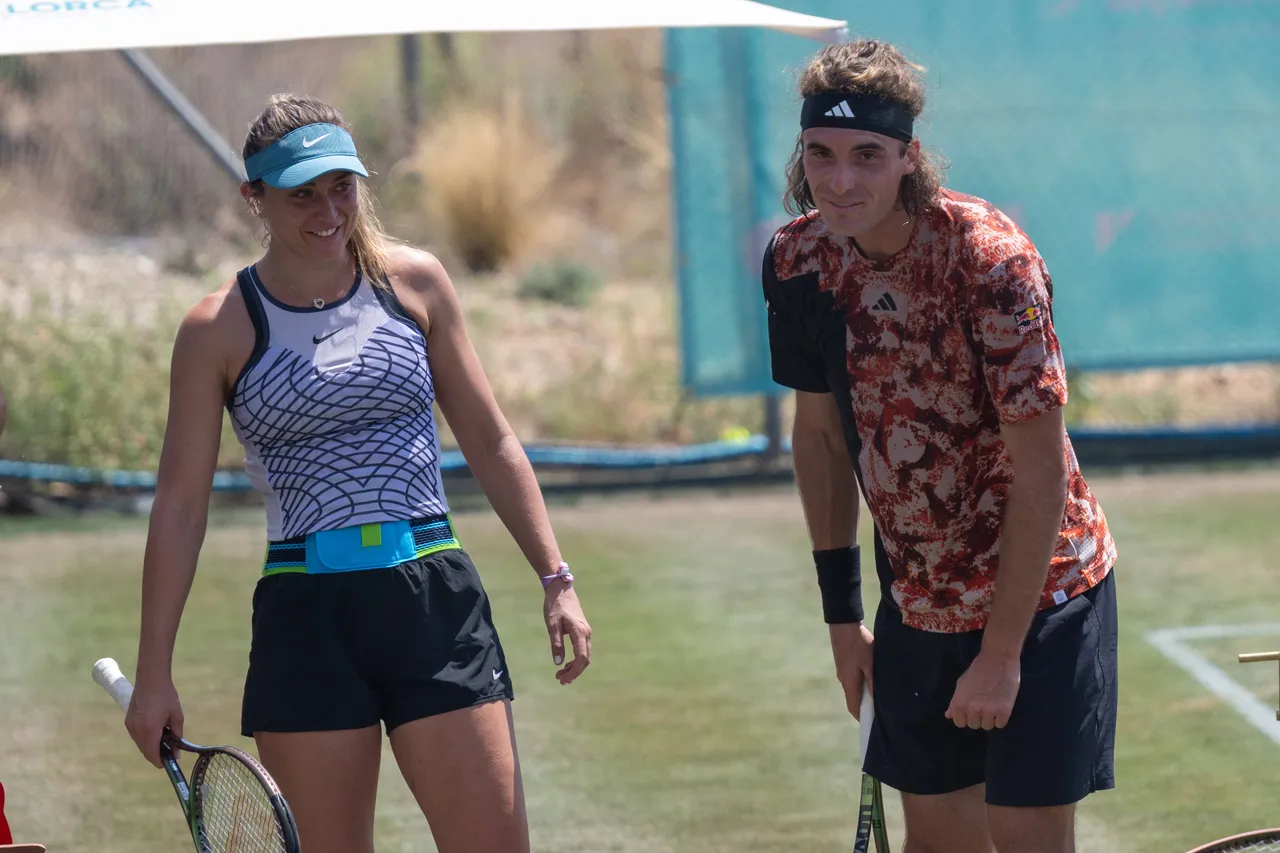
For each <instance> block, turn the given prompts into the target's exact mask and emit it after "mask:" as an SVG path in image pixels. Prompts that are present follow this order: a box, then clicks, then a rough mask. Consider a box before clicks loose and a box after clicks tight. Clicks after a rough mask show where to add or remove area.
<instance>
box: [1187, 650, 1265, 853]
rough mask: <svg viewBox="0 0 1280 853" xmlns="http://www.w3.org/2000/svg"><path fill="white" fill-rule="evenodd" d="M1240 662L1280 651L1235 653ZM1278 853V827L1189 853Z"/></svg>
mask: <svg viewBox="0 0 1280 853" xmlns="http://www.w3.org/2000/svg"><path fill="white" fill-rule="evenodd" d="M1236 660H1238V661H1239V662H1240V663H1259V662H1262V661H1280V652H1251V653H1248V654H1241V655H1236ZM1276 719H1277V720H1280V709H1277V710H1276ZM1246 851H1249V853H1280V828H1274V829H1255V830H1253V831H1252V832H1244V833H1241V834H1240V835H1233V836H1231V837H1230V838H1220V839H1218V840H1217V841H1211V842H1209V843H1208V844H1205V845H1203V846H1201V847H1197V848H1196V849H1194V850H1192V851H1190V853H1246Z"/></svg>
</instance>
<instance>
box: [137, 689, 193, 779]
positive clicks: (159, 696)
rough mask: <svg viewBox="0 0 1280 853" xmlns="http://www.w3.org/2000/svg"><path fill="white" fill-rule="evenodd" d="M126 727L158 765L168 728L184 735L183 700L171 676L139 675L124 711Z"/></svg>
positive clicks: (178, 734) (152, 761)
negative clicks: (165, 732) (162, 742)
mask: <svg viewBox="0 0 1280 853" xmlns="http://www.w3.org/2000/svg"><path fill="white" fill-rule="evenodd" d="M124 727H125V728H126V729H128V730H129V736H130V737H132V738H133V742H134V743H135V744H137V745H138V749H139V750H140V751H141V752H142V754H143V755H144V756H145V757H146V759H147V761H150V762H151V763H152V764H154V765H155V766H156V767H163V766H164V765H163V764H161V762H160V739H161V737H163V735H164V730H165V729H166V728H168V729H169V731H171V732H173V733H174V735H176V736H177V737H182V703H181V702H179V701H178V690H177V688H176V687H174V686H173V681H172V680H171V679H168V678H165V679H161V680H155V681H152V680H144V679H138V683H137V684H136V685H135V686H134V688H133V698H131V699H130V700H129V710H128V711H127V712H126V713H125V715H124Z"/></svg>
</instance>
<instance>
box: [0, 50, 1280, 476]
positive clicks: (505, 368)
mask: <svg viewBox="0 0 1280 853" xmlns="http://www.w3.org/2000/svg"><path fill="white" fill-rule="evenodd" d="M419 43H420V45H421V50H422V67H421V74H420V78H419V79H420V85H421V92H422V112H423V120H422V123H421V125H420V128H421V129H420V130H418V131H414V130H413V129H412V128H411V127H410V125H409V124H408V122H407V121H406V119H405V113H404V109H403V101H402V93H401V88H400V86H401V83H400V73H401V72H400V64H399V63H400V57H399V41H398V39H395V38H369V39H346V40H336V41H324V42H302V43H294V44H287V45H272V46H260V45H254V46H243V47H217V48H188V49H181V50H166V51H155V52H153V54H152V55H153V58H154V59H155V61H156V62H157V64H158V65H160V66H161V68H162V69H163V70H165V72H166V73H168V74H169V75H170V76H171V77H172V79H173V80H174V82H175V83H176V84H177V85H178V86H179V87H180V88H181V89H182V90H183V91H184V92H185V93H186V94H187V96H188V97H189V98H190V99H191V101H192V102H193V103H195V104H196V105H197V106H198V107H199V108H200V109H201V110H202V111H203V112H204V113H205V114H206V116H207V117H208V118H209V120H210V121H211V122H212V123H213V125H214V126H215V127H217V128H218V129H219V130H220V131H221V132H222V133H223V134H224V135H225V136H226V137H227V138H228V139H230V140H231V141H232V142H233V144H234V145H236V146H238V145H239V143H240V141H241V139H242V137H243V133H244V130H245V129H246V127H247V125H248V122H249V121H250V120H251V119H252V117H253V116H254V115H255V114H256V113H257V111H258V110H259V109H260V108H261V106H262V104H263V103H264V102H265V100H266V98H267V97H268V96H269V95H270V94H271V93H273V92H278V91H295V92H307V93H310V94H314V95H316V96H318V97H321V98H324V99H327V100H330V101H331V102H333V103H335V104H337V105H338V106H339V107H340V108H341V109H343V111H344V112H345V113H346V115H347V118H348V119H349V120H350V121H351V122H352V123H353V125H354V126H355V129H356V134H357V138H358V140H359V142H360V145H361V148H362V152H363V154H364V157H365V159H366V162H367V163H368V164H369V165H370V167H371V169H372V170H373V171H374V172H375V174H374V176H373V179H372V180H373V183H374V186H375V189H376V191H377V192H378V194H379V198H380V201H381V205H382V209H381V210H380V213H381V215H382V218H383V221H384V223H385V224H386V225H387V226H388V227H389V229H390V230H391V231H392V232H393V233H394V234H396V235H397V236H399V237H401V238H403V239H406V240H409V241H411V242H413V243H415V244H417V245H420V246H423V247H425V248H427V249H429V250H431V251H433V252H435V253H436V254H438V255H439V256H440V257H441V259H442V260H443V261H444V262H445V264H446V265H447V266H448V268H449V269H450V270H451V273H452V275H453V277H454V279H455V281H456V283H457V285H458V288H459V291H460V293H461V296H462V299H463V301H464V303H465V306H466V309H467V315H468V318H469V323H470V327H471V332H472V336H473V339H474V340H475V343H476V346H477V348H478V349H479V351H480V354H481V356H482V358H483V359H484V362H485V365H486V367H487V370H488V373H489V375H490V379H491V381H492V382H493V384H494V386H495V390H496V392H497V394H498V397H499V399H500V401H501V402H502V404H503V407H504V410H505V411H506V412H507V414H508V416H509V417H510V419H511V420H512V422H513V424H514V425H515V427H516V429H517V430H518V431H519V432H520V435H521V436H522V437H523V438H524V439H525V440H527V441H552V440H563V441H574V442H608V443H652V442H687V441H696V440H707V439H711V438H715V437H716V436H718V435H720V434H721V432H722V431H723V430H724V429H726V428H728V427H730V426H736V425H743V426H746V427H748V428H749V429H753V430H754V429H759V428H761V426H762V421H761V407H760V404H759V402H758V401H756V400H753V399H721V400H700V401H690V400H686V399H684V398H683V396H682V394H681V389H680V388H679V382H678V375H679V353H678V349H677V344H676V319H677V318H676V314H675V301H674V297H675V293H674V285H673V279H672V269H671V264H670V256H671V248H670V247H671V236H672V235H671V233H670V223H669V211H670V196H669V189H668V182H669V176H670V168H671V162H670V153H669V151H668V147H667V127H666V114H665V108H666V101H665V87H664V80H663V74H662V63H661V59H662V52H661V39H660V36H659V34H658V33H656V32H640V33H590V34H585V33H570V34H560V33H543V34H520V35H468V36H455V37H452V38H449V39H442V38H434V37H433V38H427V37H423V38H422V39H421V40H420V42H419ZM257 239H258V235H257V234H256V233H255V232H254V229H253V227H252V223H251V220H250V218H249V217H248V216H247V215H246V214H245V212H244V210H243V207H242V204H241V202H240V199H239V195H238V193H237V192H236V189H235V186H234V185H233V184H232V183H231V182H230V181H229V179H228V177H227V175H226V174H225V173H223V172H222V171H221V170H220V167H219V166H217V165H216V164H215V163H214V162H213V161H212V159H211V158H210V157H209V156H208V155H207V153H206V152H205V151H203V150H202V149H201V148H200V147H199V146H198V145H196V144H195V143H194V142H193V140H192V139H191V138H190V136H189V135H188V133H187V131H186V130H185V129H184V128H183V127H182V125H181V124H180V123H179V122H178V121H177V119H176V118H175V117H173V116H172V115H170V114H169V113H168V112H167V110H166V108H164V107H163V106H161V105H159V104H158V103H157V102H156V101H155V99H154V98H152V97H151V96H150V93H149V92H147V91H146V90H145V89H144V87H143V85H142V84H141V82H140V81H139V80H138V79H137V78H135V77H134V75H133V74H132V72H131V71H130V70H129V69H128V68H127V67H126V66H125V65H124V63H123V61H122V60H121V59H120V58H119V57H117V56H115V55H113V54H86V55H75V56H44V57H31V58H22V59H13V58H0V318H5V319H7V321H8V322H4V323H0V384H3V385H4V387H5V388H6V391H7V393H8V396H9V399H10V424H9V427H8V428H7V430H6V432H5V434H4V436H3V438H0V457H6V458H26V459H30V460H33V461H37V460H38V461H55V462H67V463H72V464H83V465H97V466H104V467H115V466H122V467H141V468H150V467H153V466H154V464H155V461H156V454H157V453H158V449H159V442H160V436H161V434H162V431H163V424H164V418H165V405H166V401H167V392H168V388H167V371H168V353H169V347H170V344H171V341H172V336H173V330H174V328H175V326H176V322H177V318H178V317H179V316H180V313H181V311H182V310H183V309H184V308H185V307H186V306H188V305H190V304H191V303H192V302H193V301H194V300H195V299H196V298H198V296H199V295H200V294H202V293H204V292H206V291H208V290H209V289H212V288H213V287H216V286H217V285H218V284H219V283H221V282H222V281H225V280H226V278H227V277H228V276H229V275H231V274H232V273H233V272H234V271H235V269H237V268H238V267H239V266H241V265H243V264H245V263H249V262H251V261H252V260H253V259H254V258H255V257H256V254H257V253H258V252H259V251H260V247H259V245H258V244H257ZM547 265H553V266H552V267H548V266H547ZM554 265H558V267H556V266H554ZM549 268H551V269H555V268H560V269H569V270H574V269H577V270H585V271H587V272H589V273H590V276H593V277H598V278H599V280H600V281H601V282H602V286H601V287H600V289H599V290H598V291H596V292H594V293H593V294H591V293H588V294H587V296H589V297H590V298H589V301H587V302H586V303H585V304H577V305H575V304H557V303H556V302H554V301H546V300H543V299H532V298H528V297H527V296H526V295H524V294H526V293H527V288H525V287H523V286H522V283H523V282H525V281H526V280H527V279H528V277H529V276H531V275H533V274H534V273H536V272H538V271H540V270H541V271H545V270H546V269H549ZM548 280H549V281H550V282H551V284H553V285H554V284H555V283H556V282H557V280H558V279H557V278H556V276H555V275H554V274H552V275H551V277H550V279H546V278H545V276H544V281H548ZM1073 395H1074V402H1073V404H1072V410H1071V412H1072V417H1073V418H1074V419H1075V420H1076V421H1086V422H1090V423H1101V424H1115V423H1178V424H1185V423H1197V422H1224V421H1226V422H1229V421H1256V420H1277V419H1280V368H1277V367H1276V366H1266V365H1264V366H1254V365H1243V366H1224V367H1218V368H1210V369H1197V370H1182V371H1153V372H1144V373H1141V374H1132V375H1129V374H1115V375H1112V374H1106V375H1097V376H1089V377H1080V378H1078V379H1077V380H1076V382H1075V384H1074V386H1073ZM784 416H785V413H784ZM445 438H446V441H447V440H448V438H449V436H448V434H447V431H446V435H445ZM224 451H225V452H224V462H225V463H226V464H228V465H235V464H237V463H238V461H239V459H240V455H239V448H238V446H237V445H236V443H235V440H234V437H233V436H232V435H231V433H230V431H229V430H228V431H227V432H226V435H225V440H224Z"/></svg>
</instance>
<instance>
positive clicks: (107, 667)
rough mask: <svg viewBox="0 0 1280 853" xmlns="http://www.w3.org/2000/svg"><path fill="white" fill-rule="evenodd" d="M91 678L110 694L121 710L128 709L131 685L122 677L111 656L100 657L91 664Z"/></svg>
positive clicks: (131, 694)
mask: <svg viewBox="0 0 1280 853" xmlns="http://www.w3.org/2000/svg"><path fill="white" fill-rule="evenodd" d="M93 680H94V681H96V682H98V685H99V686H100V687H102V689H103V690H105V691H107V692H108V693H110V694H111V698H112V699H114V700H116V704H117V705H119V706H120V710H121V711H127V710H129V699H130V698H132V696H133V685H132V684H130V683H129V679H127V678H125V677H124V673H123V672H121V671H120V666H119V664H117V663H116V662H115V661H114V660H112V659H111V658H102V659H101V660H100V661H98V662H97V663H95V664H94V665H93Z"/></svg>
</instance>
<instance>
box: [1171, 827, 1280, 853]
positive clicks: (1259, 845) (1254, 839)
mask: <svg viewBox="0 0 1280 853" xmlns="http://www.w3.org/2000/svg"><path fill="white" fill-rule="evenodd" d="M1190 853H1280V829H1259V830H1255V831H1253V832H1246V833H1243V834H1241V835H1233V836H1231V837H1230V838H1220V839H1218V840H1217V841H1211V842H1210V843H1208V844H1206V845H1204V846H1203V847H1197V848H1196V849H1194V850H1192V851H1190Z"/></svg>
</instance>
